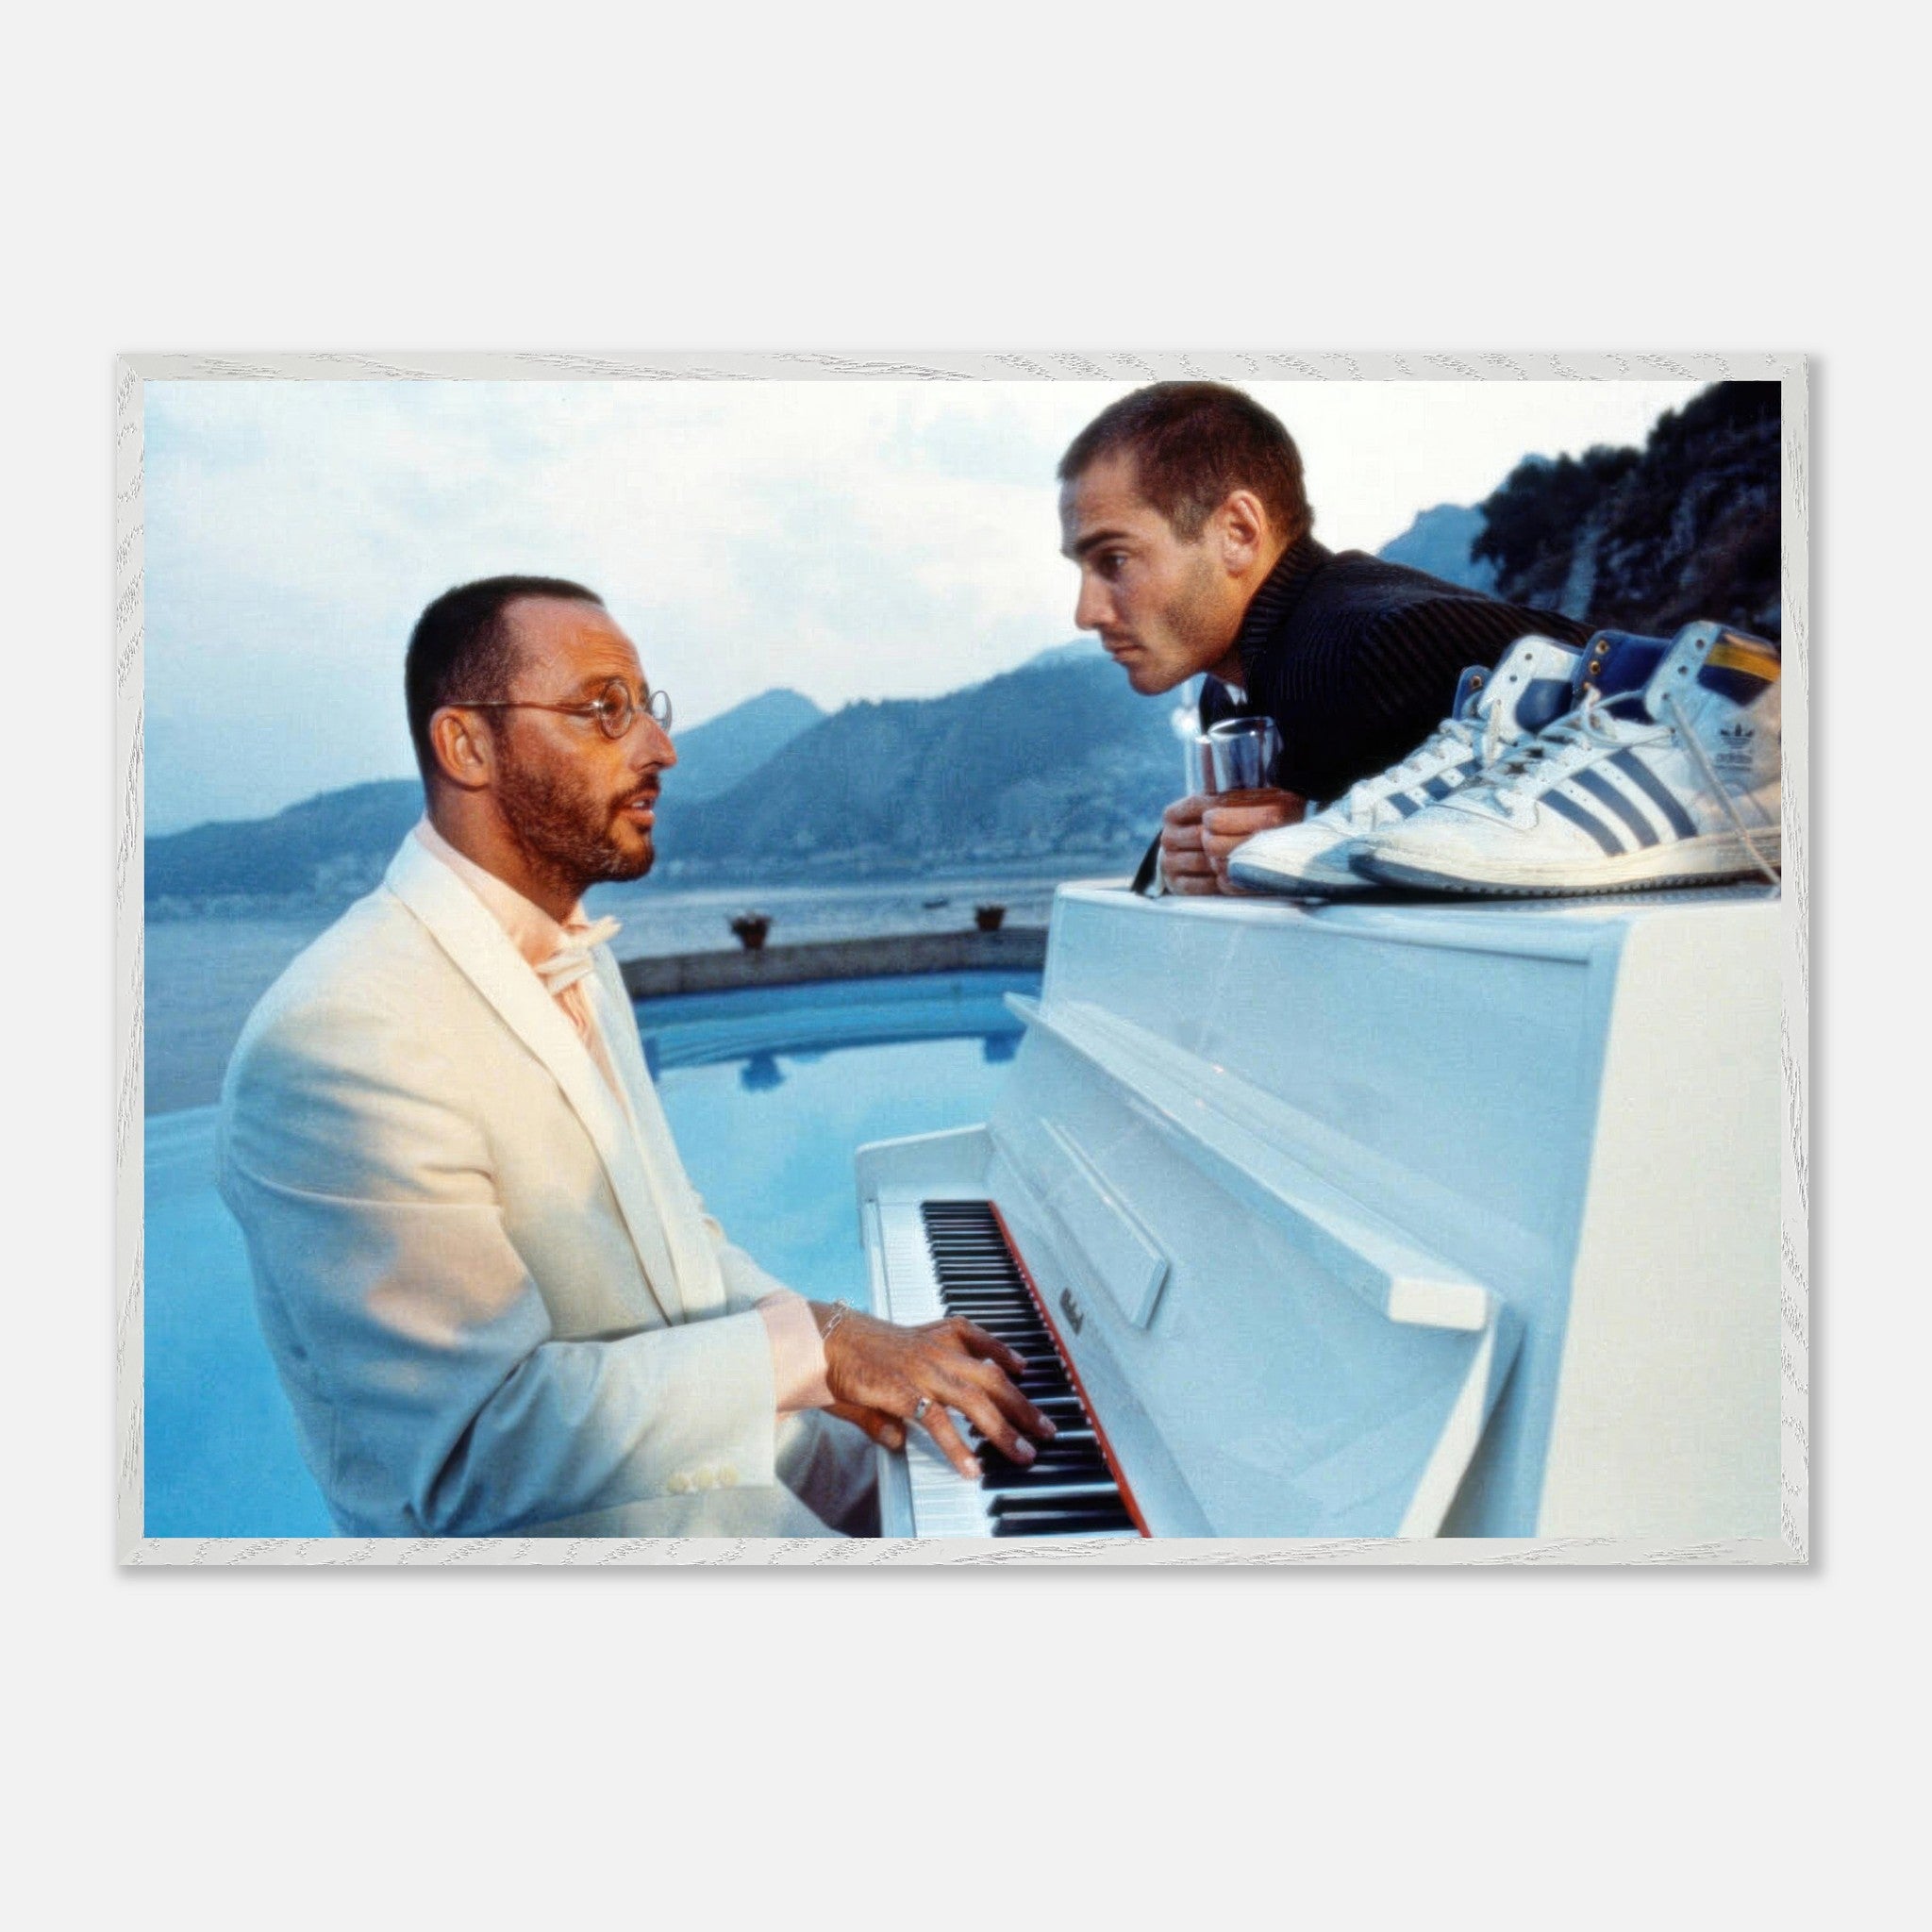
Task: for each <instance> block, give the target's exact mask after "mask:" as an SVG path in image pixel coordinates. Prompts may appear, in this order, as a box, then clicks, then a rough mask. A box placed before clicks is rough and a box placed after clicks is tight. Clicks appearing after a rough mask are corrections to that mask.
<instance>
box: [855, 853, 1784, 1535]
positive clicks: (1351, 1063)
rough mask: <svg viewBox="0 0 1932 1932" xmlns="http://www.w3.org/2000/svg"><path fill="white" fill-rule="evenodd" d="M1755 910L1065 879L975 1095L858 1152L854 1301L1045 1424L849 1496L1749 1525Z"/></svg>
mask: <svg viewBox="0 0 1932 1932" xmlns="http://www.w3.org/2000/svg"><path fill="white" fill-rule="evenodd" d="M1779 932H1780V924H1779V906H1778V902H1777V898H1776V894H1775V892H1774V891H1773V890H1772V889H1770V888H1768V887H1761V886H1756V885H1746V886H1738V887H1727V888H1720V889H1715V890H1710V891H1688V892H1671V893H1661V892H1660V893H1655V894H1651V895H1648V897H1647V898H1645V899H1643V900H1641V901H1639V900H1635V899H1630V898H1623V899H1588V900H1566V901H1541V902H1536V901H1511V902H1490V903H1480V904H1473V905H1472V904H1448V905H1444V904H1440V903H1418V902H1410V903H1391V904H1381V903H1374V904H1356V905H1327V906H1315V905H1308V904H1303V903H1296V902H1290V901H1274V900H1269V901H1262V900H1248V899H1224V900H1207V901H1200V900H1158V901H1157V900H1145V899H1138V898H1136V897H1134V896H1133V895H1132V894H1130V893H1128V892H1127V891H1124V890H1123V889H1120V888H1118V887H1112V886H1067V887H1062V888H1061V889H1060V891H1059V892H1058V896H1057V898H1056V900H1055V904H1054V912H1053V924H1052V931H1051V935H1050V939H1049V943H1048V950H1047V960H1046V970H1045V975H1044V980H1043V984H1042V990H1041V998H1040V999H1039V1001H1038V1002H1037V1003H1035V1002H1032V1001H1024V1000H1015V1001H1014V1002H1013V1004H1014V1005H1015V1007H1016V1008H1017V1009H1018V1010H1019V1012H1020V1014H1021V1017H1022V1019H1023V1020H1024V1023H1025V1037H1024V1041H1022V1043H1021V1046H1020V1050H1019V1052H1018V1054H1017V1056H1016V1058H1015V1059H1014V1061H1013V1064H1012V1067H1011V1069H1010V1072H1009V1074H1008V1077H1007V1080H1006V1083H1005V1086H1004V1088H1003V1091H1002V1095H1001V1098H1000V1101H999V1103H998V1106H997V1108H996V1109H995V1111H994V1112H993V1114H992V1116H991V1118H990V1119H989V1120H988V1121H986V1122H985V1123H984V1124H978V1125H974V1126H969V1127H965V1128H962V1129H960V1130H958V1131H957V1132H951V1133H942V1134H935V1135H925V1136H921V1137H918V1138H916V1139H911V1140H904V1141H886V1142H880V1143H876V1144H874V1145H872V1146H868V1147H865V1148H862V1149H861V1150H860V1151H859V1154H858V1196H859V1217H860V1224H861V1230H862V1235H863V1240H864V1244H865V1250H866V1255H867V1259H868V1268H869V1273H870V1279H871V1288H872V1296H873V1305H874V1309H875V1310H876V1311H877V1312H879V1313H881V1314H884V1315H887V1316H889V1317H890V1318H891V1319H893V1320H897V1321H924V1320H931V1319H935V1318H936V1317H938V1316H939V1315H941V1314H942V1313H945V1312H963V1313H966V1314H969V1315H971V1316H972V1317H973V1318H974V1320H978V1321H982V1322H983V1323H985V1324H987V1325H990V1326H992V1327H994V1328H995V1329H996V1330H997V1332H999V1333H1001V1334H1003V1335H1005V1336H1007V1337H1008V1339H1009V1340H1011V1341H1013V1342H1014V1345H1015V1346H1017V1347H1018V1348H1019V1349H1020V1351H1021V1353H1022V1354H1023V1355H1024V1356H1026V1357H1027V1358H1028V1360H1029V1362H1032V1363H1035V1364H1036V1365H1037V1367H1036V1371H1035V1374H1033V1375H1031V1376H1029V1379H1028V1383H1027V1385H1026V1386H1027V1388H1028V1392H1029V1393H1032V1394H1034V1395H1036V1396H1037V1397H1038V1398H1040V1399H1041V1400H1042V1401H1043V1402H1045V1403H1046V1404H1047V1405H1048V1406H1049V1407H1050V1410H1051V1412H1052V1413H1053V1414H1054V1415H1055V1418H1056V1421H1057V1422H1058V1424H1060V1429H1061V1433H1060V1437H1059V1438H1058V1439H1057V1441H1056V1445H1055V1448H1054V1450H1053V1452H1051V1454H1049V1455H1047V1456H1043V1457H1041V1465H1040V1466H1039V1467H1038V1468H1036V1469H1029V1470H1024V1471H1022V1470H1015V1469H1011V1468H1008V1467H1007V1466H1006V1465H1005V1464H1004V1462H1003V1461H1002V1459H1001V1458H999V1457H997V1456H996V1455H991V1454H990V1455H988V1456H987V1457H985V1458H984V1459H985V1461H986V1464H987V1474H986V1477H985V1480H984V1481H983V1482H980V1483H971V1482H967V1481H964V1480H962V1479H961V1478H959V1477H958V1476H957V1475H956V1474H954V1472H953V1471H952V1470H951V1469H950V1467H949V1466H948V1465H946V1464H945V1463H944V1462H943V1461H942V1460H941V1458H940V1457H938V1455H937V1454H936V1453H935V1452H933V1451H932V1450H931V1449H930V1447H929V1445H928V1444H927V1443H926V1441H925V1440H924V1436H923V1435H916V1436H915V1440H914V1441H913V1443H912V1444H911V1445H910V1447H909V1449H908V1451H907V1452H904V1453H900V1454H896V1455H891V1454H887V1453H885V1452H881V1481H882V1489H883V1495H884V1518H885V1532H886V1534H888V1535H890V1536H911V1535H917V1536H969V1537H979V1536H997V1537H1002V1538H1008V1537H1037V1538H1088V1537H1134V1536H1141V1535H1151V1536H1158V1537H1183V1536H1216V1537H1244V1536H1255V1537H1275V1538H1291V1537H1344V1536H1346V1537H1355V1536H1398V1535H1399V1536H1424V1537H1425V1536H1437V1535H1447V1536H1509V1537H1523V1536H1539V1537H1553V1536H1630V1537H1661V1538H1687V1539H1705V1538H1711V1539H1717V1538H1742V1537H1773V1536H1775V1535H1777V1533H1778V1507H1777V1506H1778V1493H1779V1491H1778V1449H1779V1440H1778V1437H1779V1413H1778V1279H1779V1259H1778V1184H1779V1140H1778V1137H1779V1122H1780V1118H1781V1115H1780V1110H1779V1075H1778V1015H1779V1006H1778V977H1779V975H1778V959H1779Z"/></svg>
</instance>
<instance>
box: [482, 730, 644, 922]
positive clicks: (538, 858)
mask: <svg viewBox="0 0 1932 1932" xmlns="http://www.w3.org/2000/svg"><path fill="white" fill-rule="evenodd" d="M656 789H657V786H656V783H655V781H654V780H644V779H640V780H639V781H638V782H637V783H636V784H634V785H633V786H632V787H631V789H630V791H628V792H626V793H625V797H627V798H628V797H635V796H636V795H637V794H638V793H639V792H641V791H656ZM497 801H498V804H499V805H500V806H501V808H502V810H503V817H504V822H505V824H507V825H508V829H509V834H510V837H511V838H512V839H513V840H515V841H516V843H517V846H518V848H519V849H520V850H521V851H522V853H523V855H524V857H525V860H526V861H527V862H528V863H529V865H530V867H531V869H532V871H533V872H535V873H538V874H541V875H543V876H546V877H549V878H552V879H554V880H556V881H557V882H558V884H559V885H561V886H564V887H567V888H568V889H569V891H570V893H571V895H572V896H573V897H577V896H581V895H582V893H583V892H584V891H585V890H586V889H587V888H589V887H591V886H593V885H596V884H598V883H600V882H601V881H605V880H611V879H640V878H642V877H643V875H644V874H646V873H647V872H649V871H650V869H651V866H652V864H653V863H654V861H655V860H656V858H657V856H658V854H657V848H656V847H655V845H654V844H653V843H652V840H651V835H650V833H649V832H648V831H647V830H645V829H644V828H643V827H642V826H639V827H637V828H636V829H637V837H638V840H639V841H641V842H640V843H638V844H637V845H635V846H632V847H629V848H626V847H625V846H624V845H620V844H619V843H618V842H617V837H616V823H615V822H616V817H617V812H618V809H619V806H618V802H617V801H616V800H615V799H607V798H603V797H599V796H597V795H595V794H593V793H592V792H591V791H589V790H587V789H586V788H584V787H582V786H579V785H572V784H571V783H569V782H568V781H567V780H566V779H565V778H563V777H561V776H559V775H558V774H553V773H547V772H541V771H538V770H535V769H533V768H532V767H531V766H529V765H527V764H519V763H516V762H514V761H512V762H510V763H508V764H506V765H505V767H504V769H503V772H502V774H501V776H500V777H499V779H498V782H497Z"/></svg>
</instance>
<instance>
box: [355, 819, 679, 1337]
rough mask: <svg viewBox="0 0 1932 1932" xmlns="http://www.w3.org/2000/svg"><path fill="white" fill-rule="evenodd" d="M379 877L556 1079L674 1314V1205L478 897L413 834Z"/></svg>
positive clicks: (561, 1020)
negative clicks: (671, 1230) (672, 1228)
mask: <svg viewBox="0 0 1932 1932" xmlns="http://www.w3.org/2000/svg"><path fill="white" fill-rule="evenodd" d="M385 883H386V884H387V885H388V887H389V889H390V891H392V892H393V893H394V894H395V895H396V897H397V898H399V899H400V900H401V901H402V902H403V904H404V905H406V906H407V907H408V908H409V910H410V911H411V912H413V913H414V914H415V915H416V917H417V918H418V919H420V920H421V921H422V922H423V924H425V926H426V927H428V929H429V932H430V934H431V935H432V936H433V937H434V939H435V940H436V942H437V943H438V944H439V945H440V946H441V948H442V949H443V951H444V952H445V953H447V954H448V955H449V957H450V958H451V959H452V960H453V961H454V962H455V964H456V965H457V967H458V969H459V970H460V971H461V972H462V974H464V976H465V977H466V978H468V979H469V981H470V982H471V984H472V985H473V986H475V989H476V991H478V992H480V993H481V994H482V995H483V997H484V998H485V999H486V1000H488V1001H489V1002H490V1004H491V1007H493V1008H495V1009H496V1012H497V1015H498V1017H499V1018H500V1019H501V1020H502V1021H503V1023H504V1024H505V1025H507V1026H508V1028H509V1029H510V1031H511V1032H512V1033H514V1034H515V1035H516V1037H517V1038H518V1039H519V1040H520V1041H523V1043H524V1044H525V1046H526V1047H527V1048H528V1049H529V1050H530V1052H531V1053H533V1054H534V1055H535V1056H536V1057H537V1058H538V1059H539V1060H541V1062H542V1064H543V1066H544V1067H545V1068H546V1069H547V1070H548V1072H549V1074H550V1075H551V1077H552V1078H553V1079H554V1080H555V1081H556V1082H557V1084H558V1088H559V1090H560V1091H562V1094H563V1097H564V1099H565V1100H566V1101H568V1102H569V1103H570V1106H571V1108H572V1110H573V1111H574V1112H575V1114H576V1116H577V1119H578V1120H579V1121H580V1122H581V1123H582V1124H583V1128H584V1131H585V1133H586V1134H587V1135H589V1137H590V1141H591V1146H592V1147H593V1148H594V1149H595V1150H596V1153H597V1158H598V1159H599V1160H600V1161H601V1162H602V1163H603V1166H604V1172H605V1174H607V1175H608V1178H609V1181H610V1191H611V1192H612V1193H613V1194H614V1195H615V1196H616V1197H617V1205H618V1208H619V1209H620V1210H621V1211H622V1213H623V1215H624V1221H625V1227H626V1228H627V1229H628V1231H629V1233H630V1238H631V1241H632V1244H633V1245H634V1246H635V1247H636V1249H637V1252H638V1259H639V1261H640V1262H641V1264H642V1267H643V1271H644V1278H645V1281H646V1282H647V1284H648V1285H649V1287H650V1291H651V1293H652V1295H653V1297H654V1298H655V1299H656V1301H657V1303H658V1307H659V1308H660V1309H662V1311H663V1314H664V1318H665V1320H666V1321H667V1322H677V1321H681V1320H683V1319H684V1316H685V1313H686V1310H685V1307H684V1301H683V1297H682V1295H681V1294H680V1292H679V1289H678V1273H679V1271H678V1268H677V1265H676V1263H675V1258H674V1256H673V1252H672V1246H671V1242H670V1240H669V1239H668V1236H669V1231H670V1229H671V1227H672V1226H673V1224H674V1223H675V1219H676V1218H677V1216H676V1210H675V1205H674V1204H673V1203H672V1202H670V1201H669V1200H662V1201H660V1198H659V1197H660V1196H663V1195H668V1193H669V1191H670V1190H669V1187H668V1186H667V1185H666V1184H664V1183H663V1182H659V1184H658V1186H656V1187H654V1185H653V1176H652V1175H651V1174H650V1173H649V1171H648V1169H647V1167H646V1161H645V1156H644V1153H643V1150H642V1148H641V1145H640V1138H639V1136H638V1135H637V1134H636V1133H634V1132H633V1131H632V1128H631V1123H630V1121H629V1120H628V1119H627V1118H626V1117H625V1110H624V1106H623V1103H622V1102H621V1101H619V1099H618V1098H617V1096H616V1095H615V1094H614V1093H612V1092H611V1091H610V1089H609V1088H608V1086H607V1085H606V1084H605V1081H604V1076H603V1075H602V1074H600V1073H599V1072H598V1071H597V1066H596V1062H595V1061H594V1060H592V1059H591V1056H590V1054H589V1052H588V1051H586V1049H585V1046H584V1042H583V1041H581V1040H579V1039H578V1038H577V1034H576V1029H575V1027H574V1026H572V1024H570V1022H569V1020H568V1019H566V1018H565V1016H564V1014H563V1011H562V1009H561V1008H559V1007H558V1004H557V1002H556V1001H555V1000H554V999H553V998H552V997H551V996H550V993H549V991H547V990H546V989H545V987H544V985H543V982H542V981H541V979H539V978H538V977H537V975H536V974H535V973H533V972H532V971H531V969H530V966H529V963H528V962H527V961H526V960H525V958H524V957H523V955H522V954H521V953H519V952H518V951H517V949H516V947H515V946H514V945H512V944H511V943H510V940H509V936H508V934H507V933H506V932H505V931H504V930H503V928H502V927H501V926H500V925H498V924H497V923H496V921H495V920H494V919H493V918H492V917H491V913H490V911H489V909H488V908H486V907H485V906H484V905H483V903H482V901H481V900H479V899H478V898H477V897H476V895H475V893H474V892H473V891H470V889H469V888H468V887H467V886H465V885H464V884H463V882H462V881H461V880H460V879H459V878H458V877H457V875H456V874H454V873H453V872H451V871H450V869H449V867H448V866H446V865H444V864H443V863H442V862H441V860H440V859H438V858H435V857H434V856H433V855H432V854H431V853H429V852H428V851H426V850H425V848H424V846H423V845H422V843H421V842H420V841H418V840H417V839H416V837H415V836H414V834H411V835H410V836H409V837H408V838H406V839H405V840H404V841H403V843H402V847H401V849H400V850H399V851H398V852H397V853H396V856H395V858H393V859H391V861H390V868H389V873H388V875H387V877H386V880H385ZM632 1032H633V1039H632V1042H631V1050H632V1051H633V1052H636V1050H637V1049H636V1041H635V1037H634V1035H635V1029H632ZM655 1098H656V1096H655V1095H654V1096H653V1100H654V1101H655ZM660 1118H661V1117H660ZM640 1124H641V1122H640ZM666 1138H667V1140H668V1134H667V1137H666Z"/></svg>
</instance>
